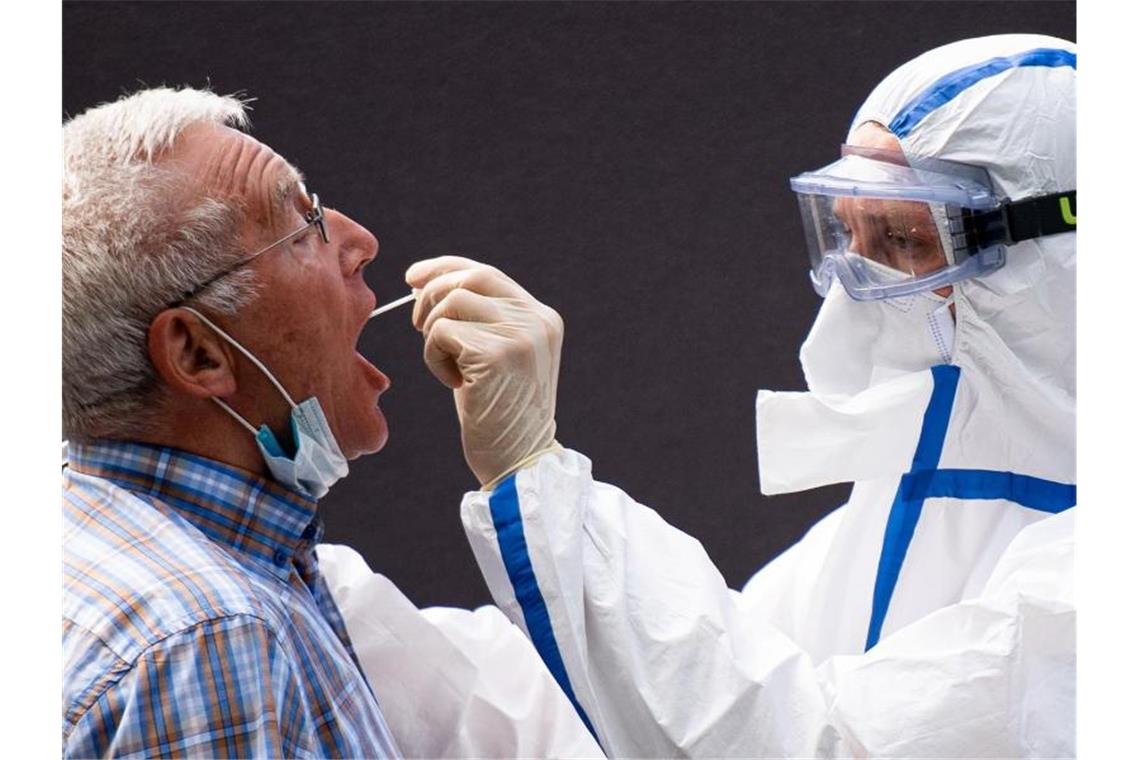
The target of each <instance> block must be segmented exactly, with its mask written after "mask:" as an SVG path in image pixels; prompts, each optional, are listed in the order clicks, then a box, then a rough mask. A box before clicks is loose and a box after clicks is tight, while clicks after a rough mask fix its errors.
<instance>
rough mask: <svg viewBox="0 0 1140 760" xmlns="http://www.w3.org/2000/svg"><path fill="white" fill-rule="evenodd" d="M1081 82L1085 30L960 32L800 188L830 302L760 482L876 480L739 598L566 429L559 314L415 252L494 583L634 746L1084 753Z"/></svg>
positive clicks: (613, 738)
mask: <svg viewBox="0 0 1140 760" xmlns="http://www.w3.org/2000/svg"><path fill="white" fill-rule="evenodd" d="M1075 88H1076V57H1075V48H1074V46H1073V44H1072V43H1068V42H1066V41H1062V40H1058V39H1052V38H1045V36H1036V35H1000V36H990V38H983V39H975V40H966V41H961V42H956V43H953V44H948V46H945V47H942V48H938V49H936V50H931V51H929V52H927V54H925V55H922V56H920V57H918V58H915V59H914V60H912V62H910V63H907V64H905V65H903V66H902V67H901V68H898V70H897V71H895V72H894V73H891V74H890V75H889V76H888V77H887V79H886V80H885V81H884V82H882V83H881V84H879V85H878V87H877V88H876V89H874V90H873V92H872V93H871V96H870V97H869V98H868V99H866V101H865V103H864V104H863V106H862V107H861V108H860V111H858V113H857V114H856V116H855V119H854V121H853V123H852V126H850V131H849V132H848V134H847V139H846V145H845V146H844V148H842V150H841V155H840V156H839V160H838V161H836V162H834V163H831V164H829V165H828V166H825V167H823V169H820V170H817V171H814V172H807V173H804V174H800V175H798V177H796V178H793V179H792V189H793V191H795V193H796V194H797V196H798V199H799V204H800V209H801V212H803V216H804V223H805V228H806V231H807V238H808V251H809V254H811V264H812V269H811V273H812V281H813V284H814V285H815V287H816V289H817V291H819V292H820V293H821V294H822V295H823V303H822V307H821V309H820V313H819V317H817V319H816V321H815V324H814V326H813V328H812V330H811V333H809V335H808V337H807V340H806V341H805V343H804V345H803V349H801V352H800V359H801V361H803V366H804V371H805V375H806V378H807V384H808V389H809V390H808V392H806V393H781V392H771V391H760V392H759V394H758V397H757V402H756V419H757V444H758V451H759V469H760V485H762V490H763V491H764V492H765V493H783V492H789V491H796V490H801V489H808V488H815V487H819V485H824V484H828V483H840V482H854V488H853V491H852V495H850V500H849V501H848V502H847V504H846V505H845V506H842V507H840V508H839V509H837V510H836V512H833V513H831V514H830V515H829V516H827V517H825V518H823V520H822V521H821V522H820V523H819V524H816V525H815V526H814V528H813V529H812V530H811V531H809V532H808V533H807V534H806V536H805V537H804V538H803V540H800V541H799V542H798V544H797V545H795V546H793V547H791V548H790V549H788V550H787V551H785V553H783V554H782V555H781V556H780V557H777V558H776V559H775V561H773V562H772V563H771V564H768V565H767V566H765V567H764V569H763V570H762V571H760V572H758V573H757V574H756V575H755V577H754V578H752V579H751V580H750V581H749V582H748V583H747V585H746V586H744V588H743V589H742V590H741V591H735V590H733V589H730V588H726V586H725V582H724V580H723V578H722V575H720V573H719V572H718V571H717V569H716V567H715V566H714V565H712V563H711V562H710V561H709V558H708V556H707V555H706V553H705V550H703V549H702V548H701V546H700V545H699V544H698V542H697V541H695V540H693V539H692V538H690V537H689V536H686V534H684V533H682V532H681V531H678V530H676V529H674V528H671V526H670V525H668V524H666V523H665V522H663V521H662V520H661V518H660V517H659V516H658V515H657V514H655V513H654V512H653V510H652V509H650V508H648V507H645V506H643V505H641V504H638V502H637V501H636V500H635V499H633V498H632V497H629V496H627V495H626V493H624V492H622V491H620V490H619V489H617V488H614V487H612V485H608V484H605V483H600V482H596V481H594V480H593V477H592V476H591V461H589V459H587V458H586V457H585V456H583V455H581V453H578V452H576V451H571V450H569V449H563V448H561V447H559V446H557V444H556V443H555V442H554V410H555V387H556V379H557V365H559V351H560V346H561V322H560V321H559V320H557V319H556V318H555V317H552V314H551V313H548V310H545V309H543V308H538V307H532V305H531V304H532V300H530V299H529V297H528V296H526V294H524V292H523V293H522V294H520V293H519V291H521V288H518V286H516V285H514V284H513V283H511V281H510V280H507V279H506V278H505V277H504V276H503V275H500V273H498V272H496V271H495V270H489V269H488V268H483V267H480V265H477V264H473V263H472V262H465V261H462V260H454V259H445V260H435V261H430V262H422V263H421V264H417V265H416V267H414V268H413V269H412V270H409V272H408V277H409V281H410V283H412V284H413V285H414V286H416V287H422V288H423V293H422V295H421V299H420V302H418V303H417V305H416V311H415V319H416V324H417V326H420V327H421V328H423V330H424V335H425V340H426V356H427V360H429V363H432V365H433V366H434V367H435V368H437V374H438V375H439V376H440V377H441V379H443V381H445V382H447V383H448V384H450V385H451V386H453V387H456V389H457V390H456V394H455V400H456V404H457V408H458V412H459V417H461V423H462V430H463V439H464V448H465V452H466V456H467V459H469V463H470V464H471V465H472V469H473V471H474V472H475V474H477V476H479V477H480V480H481V482H482V483H483V484H484V489H483V490H482V491H480V492H474V493H469V495H467V496H466V497H465V498H464V500H463V509H462V513H463V522H464V525H465V528H466V531H467V534H469V538H470V541H471V545H472V548H473V550H474V554H475V556H477V558H478V561H479V563H480V566H481V569H482V572H483V574H484V578H486V580H487V583H488V586H489V587H490V590H491V593H492V594H494V597H495V600H496V602H497V604H498V605H499V607H502V608H503V611H504V612H506V614H507V615H508V616H510V618H511V619H512V620H513V621H514V622H515V623H516V624H518V626H519V627H520V628H522V629H523V630H524V631H527V634H528V635H529V636H530V638H531V640H532V641H534V644H535V646H536V648H537V649H538V652H539V653H540V654H541V656H543V659H544V661H545V662H546V665H547V667H548V668H549V670H551V672H552V673H553V675H554V677H555V679H556V680H557V681H559V683H560V684H561V686H562V688H563V689H564V690H565V692H567V694H568V695H569V696H570V698H571V701H572V702H573V704H575V705H576V708H577V709H578V710H579V713H580V714H581V716H583V718H584V720H585V721H586V722H587V725H588V726H589V728H591V729H592V732H593V733H594V734H595V735H596V736H597V738H598V741H600V743H601V744H602V746H603V747H604V749H605V750H606V752H608V753H609V754H610V755H612V757H629V755H653V757H666V755H678V754H683V755H700V757H730V755H748V757H816V755H820V757H831V755H860V757H897V755H906V757H1029V755H1032V757H1045V755H1048V757H1072V755H1073V754H1074V752H1075V746H1074V741H1075V738H1074V692H1075V685H1074V679H1075V654H1074V626H1075V611H1074V599H1073V581H1072V578H1073V577H1072V569H1073V514H1074V513H1073V509H1072V507H1073V506H1074V505H1075V501H1076V489H1075V485H1074V483H1075V461H1074V459H1075V457H1074V440H1075V430H1074V398H1075V379H1074V378H1075V362H1074V352H1075V348H1074V341H1075V330H1074V289H1075V287H1074V286H1075V268H1076V235H1075V231H1074V230H1075V227H1076V193H1075V187H1076V185H1075V182H1076V177H1075V156H1074V152H1075V139H1074V136H1075ZM515 288H518V289H515ZM528 310H529V314H528ZM611 466H612V465H611Z"/></svg>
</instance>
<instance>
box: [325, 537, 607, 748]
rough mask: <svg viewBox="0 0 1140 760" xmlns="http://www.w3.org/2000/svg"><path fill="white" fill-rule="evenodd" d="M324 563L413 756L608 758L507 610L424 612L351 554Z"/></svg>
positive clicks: (400, 739)
mask: <svg viewBox="0 0 1140 760" xmlns="http://www.w3.org/2000/svg"><path fill="white" fill-rule="evenodd" d="M317 559H318V562H319V563H320V568H321V574H322V575H323V576H324V577H325V581H326V583H328V586H329V590H330V591H331V592H332V595H333V598H334V599H335V600H336V604H337V607H338V608H339V609H340V611H341V614H342V616H343V617H344V621H345V624H346V626H347V628H348V635H349V637H350V638H351V639H352V643H353V648H354V649H355V650H356V656H357V658H358V659H359V660H360V664H361V667H363V669H364V673H365V675H366V676H367V678H368V682H369V685H371V686H372V691H373V693H374V694H375V695H376V699H377V701H378V702H379V703H380V708H381V709H382V710H383V712H384V718H385V720H386V721H387V722H388V727H389V728H390V729H391V730H392V736H393V737H394V738H395V739H396V745H397V746H398V747H399V748H400V751H401V753H402V754H403V756H404V757H421V758H442V757H566V758H572V757H604V755H603V754H602V750H601V749H600V748H599V747H598V744H597V742H595V741H594V739H593V738H592V737H591V736H590V734H589V732H588V731H587V730H586V728H585V727H584V726H583V724H582V722H581V720H579V718H578V715H577V714H575V712H574V708H573V707H572V706H571V704H570V701H569V700H568V699H567V698H566V695H565V694H564V693H563V692H562V690H561V689H560V688H559V686H558V684H557V683H555V681H554V679H553V678H552V677H551V675H550V673H549V672H547V670H546V668H545V667H544V666H543V664H542V661H541V660H540V659H539V657H538V654H537V653H536V652H535V650H534V647H533V646H531V643H530V642H529V641H527V639H526V637H525V636H523V634H522V633H521V632H520V631H519V629H518V628H516V627H514V626H513V625H511V623H510V622H509V621H508V620H507V619H506V618H505V617H504V616H503V613H501V612H499V610H497V609H495V608H494V607H490V606H488V607H481V608H479V609H477V610H474V611H470V610H460V609H452V608H446V607H433V608H427V609H422V610H420V609H416V606H415V605H414V604H412V602H411V601H409V600H408V598H407V597H405V596H404V595H403V593H401V592H400V590H399V589H398V588H396V585H395V584H394V583H392V581H390V580H388V579H387V578H385V577H384V576H383V575H379V574H373V572H372V570H371V569H369V567H368V564H367V563H366V562H365V561H364V558H363V557H361V556H360V555H359V554H357V553H356V552H355V551H353V550H352V549H350V548H348V547H347V546H339V545H332V544H320V545H319V546H318V547H317Z"/></svg>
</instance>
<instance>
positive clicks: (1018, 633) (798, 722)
mask: <svg viewBox="0 0 1140 760" xmlns="http://www.w3.org/2000/svg"><path fill="white" fill-rule="evenodd" d="M1058 517H1059V518H1063V517H1064V516H1063V515H1062V516H1058ZM1056 519H1057V518H1053V519H1052V520H1048V521H1045V522H1053V520H1056ZM1070 519H1071V518H1070ZM463 520H464V526H465V528H466V530H467V534H468V538H469V540H470V542H471V545H472V547H473V549H474V552H475V555H476V558H477V560H478V562H479V564H480V567H481V569H482V571H483V574H484V577H485V579H486V581H487V584H488V586H489V587H490V589H491V592H492V594H493V596H494V598H495V601H496V603H497V604H498V605H499V606H500V607H501V608H502V609H503V610H504V611H505V612H506V613H507V615H508V616H509V617H510V618H511V619H512V620H513V621H514V622H515V624H516V625H518V626H520V627H521V628H523V629H524V630H526V631H527V632H528V634H529V635H530V637H531V639H532V640H533V641H534V643H535V647H536V649H538V651H539V653H540V654H541V655H542V657H543V659H544V660H545V661H546V663H547V665H548V667H549V668H550V670H551V672H552V674H553V675H554V677H555V678H556V679H557V680H558V681H559V682H560V684H561V685H562V686H563V688H565V689H566V691H567V694H568V696H570V698H571V699H572V700H573V701H574V702H575V703H576V704H577V705H580V707H581V708H582V709H583V711H584V712H585V713H586V715H587V716H588V718H589V720H590V722H591V724H592V728H593V729H594V731H595V733H596V735H597V736H598V737H599V740H600V741H601V744H602V746H603V747H604V748H605V749H606V751H607V752H608V753H609V754H610V755H611V756H620V757H645V756H655V757H664V756H677V755H688V756H701V757H730V756H738V757H740V756H749V757H757V756H762V757H833V756H872V757H878V756H888V757H893V756H924V757H934V756H940V757H951V756H952V757H961V756H977V757H995V756H1001V757H1008V756H1025V755H1038V756H1040V755H1046V754H1047V755H1052V756H1063V755H1071V754H1072V753H1073V746H1072V709H1073V704H1072V701H1073V694H1072V692H1073V687H1072V674H1073V673H1072V667H1073V660H1074V655H1073V648H1074V633H1073V627H1074V613H1073V607H1072V602H1071V595H1068V596H1066V593H1064V592H1063V590H1059V589H1058V586H1057V582H1056V578H1057V577H1059V576H1067V572H1068V571H1067V568H1071V541H1070V542H1069V544H1068V545H1066V544H1065V538H1064V536H1065V535H1066V534H1065V530H1066V529H1065V528H1064V526H1062V527H1061V528H1060V538H1058V537H1057V536H1053V537H1052V538H1050V539H1049V540H1043V539H1040V536H1038V538H1037V543H1035V542H1034V541H1031V540H1029V539H1026V540H1025V541H1023V542H1021V543H1020V544H1019V543H1018V542H1015V546H1011V547H1010V552H1007V560H1008V561H1003V563H1001V564H999V567H998V569H997V570H996V571H995V573H994V575H993V577H994V578H995V579H999V580H996V581H995V582H994V583H992V584H991V586H992V588H987V590H986V593H985V594H983V595H982V596H981V597H979V598H977V599H974V600H970V601H967V602H963V603H961V604H958V605H954V606H952V607H948V608H945V609H943V610H940V611H939V612H937V613H935V614H933V615H930V616H928V617H927V618H924V619H922V620H919V621H918V622H916V623H915V624H913V625H911V626H908V627H907V628H904V629H902V630H901V631H899V632H896V633H895V634H894V635H892V636H889V637H887V638H884V639H883V641H881V642H880V643H879V644H878V645H877V646H876V647H875V648H874V649H872V650H871V651H870V652H869V653H867V654H863V655H859V656H851V657H836V658H832V659H831V660H828V661H827V662H825V663H823V664H822V665H821V666H820V667H818V668H816V667H814V666H813V664H812V662H811V660H810V658H809V657H808V656H807V654H806V653H805V652H804V651H803V650H802V649H800V648H799V647H798V646H797V645H796V644H795V642H793V641H792V640H791V639H789V638H788V637H787V636H786V635H784V634H783V633H781V632H780V631H779V630H778V629H777V628H776V627H775V626H773V625H771V624H770V623H769V622H767V620H766V619H765V616H764V615H763V614H760V613H758V612H757V611H756V610H757V609H758V606H757V605H749V604H745V603H744V601H743V597H742V596H741V595H740V594H739V593H738V592H735V591H732V590H730V589H728V588H727V587H726V586H725V583H724V580H723V578H722V577H721V575H720V573H719V572H718V571H717V570H716V568H715V567H714V566H713V565H712V563H711V561H710V560H709V558H708V556H707V555H706V554H705V552H704V550H703V549H702V548H701V546H700V544H699V543H698V542H697V541H695V540H694V539H692V538H691V537H689V536H687V535H685V534H684V533H682V532H680V531H678V530H676V529H674V528H672V527H670V526H669V525H668V524H666V523H665V522H664V521H663V520H662V519H661V518H660V517H659V516H658V515H657V514H656V513H655V512H653V511H652V510H650V509H648V508H646V507H644V506H642V505H640V504H638V503H636V502H635V501H633V500H632V499H630V498H629V497H628V496H626V494H624V493H623V492H622V491H620V490H619V489H616V488H613V487H612V486H608V485H605V484H602V483H596V482H594V481H593V480H592V478H591V476H590V463H589V460H587V459H586V458H585V457H583V456H581V455H579V454H576V453H574V452H572V451H562V452H558V453H553V454H549V455H546V456H544V457H542V458H541V459H540V460H538V461H537V462H536V463H534V464H533V465H532V466H530V467H527V468H525V469H524V470H522V471H520V472H519V473H517V474H516V475H515V476H513V477H512V478H509V479H508V480H506V481H504V482H503V483H502V484H500V485H499V487H497V488H496V489H495V491H494V492H493V493H491V494H487V493H471V494H468V495H467V497H466V498H465V499H464V503H463ZM1034 527H1036V526H1034ZM1070 528H1071V526H1070ZM1028 531H1029V529H1027V532H1028ZM1067 535H1068V536H1070V537H1071V530H1069V532H1068V534H1067ZM1042 541H1044V543H1042ZM1021 578H1031V579H1036V580H1029V581H1027V582H1025V583H1022V582H1021V581H1020V580H1019V579H1021Z"/></svg>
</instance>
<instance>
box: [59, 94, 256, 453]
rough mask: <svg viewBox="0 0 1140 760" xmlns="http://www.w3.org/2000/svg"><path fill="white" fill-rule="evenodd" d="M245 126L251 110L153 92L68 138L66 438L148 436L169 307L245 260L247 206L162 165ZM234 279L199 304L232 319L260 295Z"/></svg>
mask: <svg viewBox="0 0 1140 760" xmlns="http://www.w3.org/2000/svg"><path fill="white" fill-rule="evenodd" d="M201 123H212V124H225V125H233V126H236V127H240V128H244V127H246V126H248V118H247V116H246V113H245V104H244V103H243V102H242V101H240V100H238V99H236V98H234V97H230V96H222V95H216V94H214V93H212V92H208V91H203V90H193V89H179V90H174V89H168V88H156V89H150V90H143V91H141V92H138V93H135V94H133V95H130V96H124V97H123V98H121V99H119V100H118V101H115V102H114V103H106V104H103V105H100V106H98V107H96V108H93V109H91V110H89V111H86V112H85V113H83V114H81V115H79V116H77V117H75V118H74V119H71V120H70V121H68V122H67V123H66V124H65V125H64V128H63V166H64V172H63V432H64V435H65V436H68V437H84V436H87V437H112V438H122V437H129V436H131V435H137V434H139V433H142V432H145V431H147V430H149V429H150V426H151V424H152V422H153V418H154V412H155V411H156V410H157V409H158V408H159V407H160V406H161V401H162V389H161V384H160V383H159V382H158V378H157V376H156V374H155V371H154V367H153V366H152V364H151V362H150V358H149V356H148V353H147V346H146V341H147V331H148V329H149V327H150V323H151V320H152V319H153V318H154V316H155V315H156V314H158V313H159V312H160V311H162V310H163V308H165V307H167V306H169V305H171V304H173V303H176V302H178V301H179V300H180V299H181V298H182V296H183V294H185V293H186V292H187V291H190V290H192V289H193V288H194V287H195V286H196V285H198V284H199V283H202V282H204V281H206V280H207V279H209V278H210V277H211V276H213V275H214V274H216V273H217V272H219V271H221V270H222V269H224V268H225V267H226V266H227V265H229V264H231V263H232V262H234V261H235V260H237V258H238V257H239V256H241V248H240V244H239V230H240V227H241V224H242V221H243V218H244V211H243V209H242V208H241V205H240V202H239V201H238V200H237V199H233V198H214V197H208V196H207V195H206V194H205V193H204V191H202V190H199V189H195V188H188V187H186V183H185V178H184V177H181V176H180V175H178V174H177V173H176V172H175V170H173V169H171V168H169V167H164V166H163V164H162V162H161V161H160V160H159V159H160V158H162V155H163V154H164V152H166V151H168V150H169V149H170V148H171V147H172V146H173V145H174V142H175V140H176V139H177V138H178V136H179V135H180V134H181V133H182V132H183V131H184V130H185V129H186V128H187V127H190V126H192V125H195V124H201ZM254 292H255V290H254V285H253V281H252V275H251V274H250V273H249V272H237V273H235V274H234V275H233V276H229V277H225V278H222V279H220V280H218V281H217V282H216V283H214V284H212V285H211V286H210V287H209V288H207V289H206V290H204V291H202V293H201V294H199V295H198V296H196V298H195V302H196V303H197V304H199V305H201V306H205V307H207V308H209V309H213V310H216V311H218V312H221V313H228V314H232V313H234V312H235V311H236V310H237V309H239V308H240V307H241V306H244V305H245V304H246V303H248V302H249V301H250V300H251V299H252V297H253V295H254Z"/></svg>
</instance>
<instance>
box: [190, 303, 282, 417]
mask: <svg viewBox="0 0 1140 760" xmlns="http://www.w3.org/2000/svg"><path fill="white" fill-rule="evenodd" d="M179 308H180V309H185V310H186V311H188V312H190V313H191V314H193V315H194V316H196V317H197V318H198V319H200V320H202V322H203V323H205V325H206V326H207V327H209V328H210V329H211V330H213V331H214V332H215V333H217V334H218V335H219V336H221V338H222V339H223V340H225V341H226V342H227V343H229V344H230V345H231V346H233V347H234V348H236V349H237V350H238V351H241V352H242V354H243V355H244V356H245V358H247V359H249V360H250V361H251V362H253V366H255V367H257V368H258V369H259V370H261V372H262V374H264V375H265V376H266V377H267V378H269V382H271V383H273V387H274V388H276V389H277V391H278V392H279V393H280V394H281V395H282V396H284V397H285V400H286V401H288V402H289V406H290V408H292V409H296V408H297V404H296V403H294V401H293V397H292V396H290V395H289V392H288V391H286V390H285V388H284V387H282V385H281V383H279V382H277V378H275V377H274V376H273V373H272V372H270V371H269V369H268V368H267V367H266V366H265V365H264V364H262V363H261V361H260V360H258V358H257V357H256V356H254V355H253V354H252V353H250V352H249V351H248V350H247V349H246V347H245V346H243V345H242V344H240V343H238V342H237V341H236V340H234V339H233V338H231V337H230V336H229V334H227V333H226V331H225V330H223V329H222V328H220V327H218V326H217V325H215V324H214V323H213V322H211V321H210V320H209V319H207V318H206V316H205V315H204V314H202V312H200V311H198V310H197V309H195V308H194V307H192V306H180V307H179ZM210 400H211V401H213V402H214V403H215V404H217V405H218V406H220V407H221V408H222V409H223V410H225V412H226V414H228V415H230V416H231V417H233V418H234V419H235V420H237V421H238V423H240V424H241V426H242V427H244V428H245V429H246V430H248V431H249V432H250V434H252V435H253V436H254V437H255V438H256V437H257V432H258V431H257V428H255V427H254V426H253V425H251V424H249V421H248V420H246V419H245V418H244V417H242V416H241V415H240V414H238V413H237V412H235V411H234V410H233V407H231V406H230V405H229V404H227V403H226V402H225V401H222V400H221V399H220V398H218V397H217V396H211V397H210Z"/></svg>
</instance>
